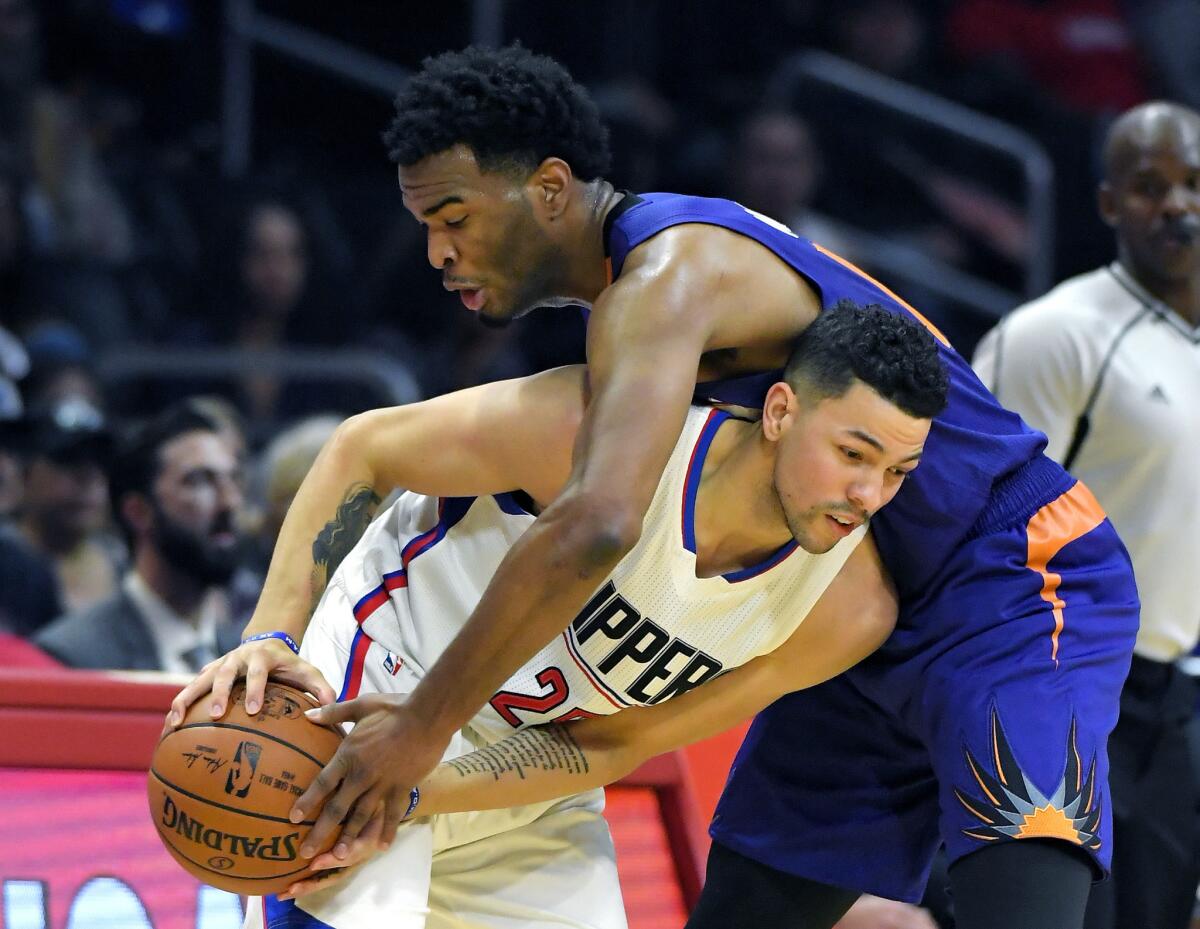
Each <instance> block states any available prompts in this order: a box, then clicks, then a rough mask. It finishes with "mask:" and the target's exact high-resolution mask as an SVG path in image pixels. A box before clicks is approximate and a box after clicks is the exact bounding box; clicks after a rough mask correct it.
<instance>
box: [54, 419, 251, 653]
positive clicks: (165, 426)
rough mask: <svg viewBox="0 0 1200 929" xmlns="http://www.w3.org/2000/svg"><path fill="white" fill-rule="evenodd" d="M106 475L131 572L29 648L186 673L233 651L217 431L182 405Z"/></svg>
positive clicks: (227, 454) (231, 523)
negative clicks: (103, 597)
mask: <svg viewBox="0 0 1200 929" xmlns="http://www.w3.org/2000/svg"><path fill="white" fill-rule="evenodd" d="M111 473H112V487H113V499H114V507H115V509H116V511H117V513H118V515H119V518H120V520H121V523H122V525H123V527H124V529H125V531H126V534H127V536H128V538H129V542H130V547H131V552H132V566H131V569H130V570H129V571H128V572H127V573H126V574H125V576H124V578H123V579H122V581H121V585H120V589H119V590H118V591H117V592H116V593H115V594H113V595H112V596H111V597H109V598H108V599H106V600H104V601H103V602H100V603H97V604H95V605H94V606H92V607H91V608H90V609H87V610H83V611H78V612H74V613H72V614H70V615H67V616H64V617H62V618H61V619H59V620H57V621H55V622H54V623H52V624H51V625H49V626H48V627H46V628H45V629H43V630H42V631H41V632H40V633H38V635H37V637H36V642H37V644H38V645H39V646H40V647H41V648H43V649H44V650H45V651H47V652H49V653H50V654H51V655H53V656H55V657H56V658H59V659H60V660H62V661H63V662H65V663H66V664H68V665H70V666H72V667H77V668H124V669H140V670H162V671H172V672H180V673H187V672H192V671H196V670H198V669H199V668H201V667H203V665H204V664H206V663H207V662H208V661H211V660H212V659H213V658H215V657H216V656H217V655H219V654H222V653H224V652H225V651H227V650H229V649H230V648H232V647H235V646H236V644H237V642H238V627H237V626H235V625H233V624H232V623H230V622H229V619H228V610H227V603H226V599H225V596H224V586H225V585H226V584H227V583H228V582H229V580H230V578H232V577H233V574H234V572H235V570H236V569H237V567H238V562H237V558H238V551H239V542H240V536H239V532H238V515H239V511H240V510H241V507H242V503H243V496H242V486H241V470H240V466H239V464H238V461H237V459H236V458H235V457H234V455H233V453H232V451H231V450H230V448H229V445H228V444H227V442H226V441H225V440H224V439H222V437H221V434H220V427H219V425H218V424H217V423H216V422H215V421H213V420H212V419H211V418H209V417H206V416H204V415H203V414H201V413H200V412H198V411H197V410H195V409H192V408H190V407H189V406H187V405H186V404H182V405H177V406H174V407H171V408H169V409H168V410H166V411H165V412H163V413H161V414H160V415H159V416H157V417H155V418H154V419H153V420H150V421H149V422H146V423H144V424H142V425H141V426H140V427H139V428H137V429H136V430H135V431H134V432H133V433H131V435H130V436H128V437H127V439H126V441H124V442H123V443H122V444H121V446H120V448H119V450H118V452H117V454H116V455H115V457H114V463H113V467H112V471H111Z"/></svg>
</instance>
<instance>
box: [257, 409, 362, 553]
mask: <svg viewBox="0 0 1200 929" xmlns="http://www.w3.org/2000/svg"><path fill="white" fill-rule="evenodd" d="M341 421H342V420H341V418H340V417H337V416H311V417H309V418H308V419H304V420H301V421H300V422H298V423H296V424H294V425H292V426H290V427H288V428H287V429H285V430H284V431H283V432H281V433H279V435H277V436H276V437H275V438H274V439H272V440H271V443H270V444H269V445H268V446H267V447H266V448H265V449H263V453H262V457H261V459H260V464H259V468H258V472H259V473H258V477H257V481H256V483H258V484H259V493H258V495H259V496H260V498H261V504H262V519H261V522H260V524H259V527H258V531H257V533H256V540H255V541H256V545H255V548H256V555H257V560H258V563H259V565H260V566H261V568H262V570H263V572H264V573H265V572H266V568H267V565H268V564H269V563H270V560H271V553H272V552H273V551H274V550H275V540H276V539H277V538H278V537H279V527H280V526H282V525H283V519H284V517H285V516H287V511H288V507H290V506H291V505H292V498H293V497H295V496H296V491H298V490H299V489H300V484H301V483H302V482H303V481H304V476H305V475H306V474H308V470H309V468H311V467H312V463H313V462H314V461H316V459H317V455H318V454H320V452H321V448H322V447H323V446H324V445H325V442H326V441H327V440H328V439H329V437H330V436H331V435H333V431H334V430H335V429H336V428H337V427H338V425H339V424H340V423H341Z"/></svg>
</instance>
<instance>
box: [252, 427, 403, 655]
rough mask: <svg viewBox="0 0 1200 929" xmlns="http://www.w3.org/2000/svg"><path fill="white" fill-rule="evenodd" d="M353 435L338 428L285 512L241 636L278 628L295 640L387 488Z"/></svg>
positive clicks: (362, 531) (302, 630) (389, 489)
mask: <svg viewBox="0 0 1200 929" xmlns="http://www.w3.org/2000/svg"><path fill="white" fill-rule="evenodd" d="M356 431H357V430H356V429H355V428H354V427H353V425H352V424H345V425H343V427H341V428H339V430H338V432H336V433H335V434H334V436H333V438H331V439H330V441H329V442H328V443H326V445H325V447H324V448H323V449H322V450H321V454H320V455H319V456H318V457H317V460H316V461H315V462H314V463H313V466H312V469H311V470H310V471H309V473H308V475H307V477H305V479H304V482H303V484H301V487H300V490H299V492H298V493H297V494H296V497H295V499H294V500H293V501H292V505H291V506H290V507H289V508H288V513H287V517H286V518H285V519H284V521H283V526H282V527H281V529H280V531H279V538H278V540H277V541H276V543H275V551H274V553H273V554H272V555H271V566H270V568H269V570H268V571H267V577H266V581H265V582H264V584H263V590H262V594H261V595H260V596H259V600H258V605H257V606H256V607H255V610H254V615H253V616H252V617H251V619H250V621H249V623H248V624H247V625H246V629H245V634H246V635H253V634H254V633H256V632H265V631H268V630H275V629H282V630H285V631H287V632H289V633H291V634H292V636H293V637H294V638H296V639H297V641H298V640H299V639H300V638H301V637H302V635H303V633H304V630H305V629H306V628H307V626H308V621H309V619H310V617H311V616H312V613H313V611H314V610H315V609H316V606H317V602H318V601H319V600H320V598H321V594H322V593H323V592H324V590H325V586H326V585H327V584H328V583H329V578H330V577H331V576H332V575H333V572H334V571H335V570H336V569H337V566H338V565H339V564H341V562H342V559H343V558H345V556H346V554H347V553H348V552H349V551H350V549H351V548H353V547H354V545H355V543H357V542H358V540H359V539H360V538H362V535H363V533H364V532H365V531H366V528H367V525H368V524H369V523H370V521H371V518H372V517H373V516H374V515H375V511H376V510H377V509H378V507H379V503H380V500H381V499H382V497H383V496H384V495H385V494H387V493H389V492H390V491H391V490H392V488H391V487H382V486H380V483H381V481H380V478H379V476H378V475H377V474H376V472H375V470H374V469H373V468H372V467H371V464H370V462H369V460H368V458H367V457H366V456H365V455H364V454H363V453H362V449H361V448H360V447H359V443H358V442H357V440H356Z"/></svg>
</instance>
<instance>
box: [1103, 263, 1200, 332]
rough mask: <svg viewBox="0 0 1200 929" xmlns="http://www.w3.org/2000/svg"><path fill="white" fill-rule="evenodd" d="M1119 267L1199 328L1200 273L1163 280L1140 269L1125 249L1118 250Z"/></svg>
mask: <svg viewBox="0 0 1200 929" xmlns="http://www.w3.org/2000/svg"><path fill="white" fill-rule="evenodd" d="M1120 261H1121V266H1122V267H1124V268H1125V270H1126V271H1128V272H1129V275H1130V277H1132V278H1133V279H1134V280H1135V281H1137V282H1138V283H1139V284H1141V285H1142V286H1143V287H1144V288H1146V290H1148V291H1149V292H1150V293H1151V294H1153V295H1154V296H1155V297H1157V298H1158V299H1159V300H1161V301H1162V302H1163V303H1165V304H1166V305H1167V306H1169V307H1170V308H1171V309H1173V310H1174V311H1175V312H1176V313H1178V314H1179V315H1180V316H1182V317H1183V318H1184V319H1186V320H1187V321H1188V322H1189V323H1191V324H1192V325H1193V326H1200V273H1197V274H1193V275H1191V276H1190V277H1185V278H1181V279H1164V278H1161V277H1157V276H1156V275H1154V274H1152V273H1150V272H1149V271H1147V270H1146V269H1145V268H1140V267H1138V265H1137V264H1136V263H1135V262H1134V261H1133V260H1132V258H1131V256H1130V254H1129V252H1128V250H1127V249H1125V248H1123V247H1122V248H1121V249H1120Z"/></svg>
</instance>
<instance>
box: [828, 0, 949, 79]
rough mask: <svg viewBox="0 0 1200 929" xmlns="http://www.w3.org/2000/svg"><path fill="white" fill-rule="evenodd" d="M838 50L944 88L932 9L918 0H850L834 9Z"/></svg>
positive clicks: (891, 72) (891, 73)
mask: <svg viewBox="0 0 1200 929" xmlns="http://www.w3.org/2000/svg"><path fill="white" fill-rule="evenodd" d="M830 18H831V24H830V31H831V33H832V35H831V40H832V44H833V49H832V50H833V51H834V52H835V53H836V54H838V55H840V56H841V57H843V58H848V59H849V60H850V61H853V62H854V63H855V64H859V65H862V66H863V67H864V68H870V69H871V70H872V71H877V72H879V73H880V74H884V75H886V76H888V77H891V78H895V79H896V80H899V81H904V82H905V83H908V84H915V85H917V86H919V87H926V88H929V89H935V90H936V89H938V87H939V86H940V85H941V83H942V80H943V78H942V73H941V70H940V67H939V63H938V62H937V59H936V56H935V54H934V53H935V51H936V46H935V45H934V44H933V43H932V42H931V38H932V35H933V33H934V29H933V23H932V21H931V14H930V13H929V11H928V8H927V7H926V6H923V5H920V4H918V3H915V2H913V0H847V2H844V3H841V4H838V6H837V8H836V10H835V11H831V13H830Z"/></svg>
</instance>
